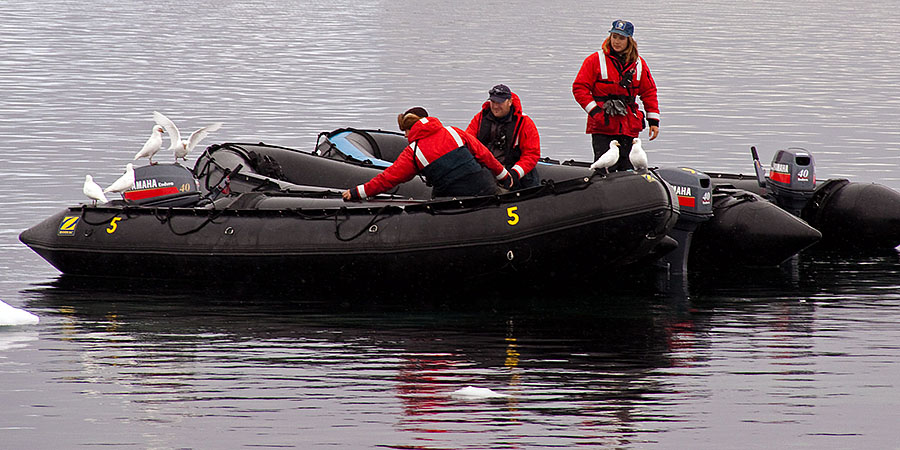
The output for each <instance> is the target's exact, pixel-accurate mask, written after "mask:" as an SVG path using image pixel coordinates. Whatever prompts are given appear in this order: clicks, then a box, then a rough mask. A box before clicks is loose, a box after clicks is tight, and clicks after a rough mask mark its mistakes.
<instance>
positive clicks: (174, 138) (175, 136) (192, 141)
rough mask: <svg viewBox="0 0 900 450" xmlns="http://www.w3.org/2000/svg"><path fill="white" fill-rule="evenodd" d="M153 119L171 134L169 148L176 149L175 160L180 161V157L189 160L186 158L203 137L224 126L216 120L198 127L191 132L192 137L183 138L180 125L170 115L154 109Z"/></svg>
mask: <svg viewBox="0 0 900 450" xmlns="http://www.w3.org/2000/svg"><path fill="white" fill-rule="evenodd" d="M153 119H154V120H156V123H157V124H158V125H161V126H162V127H163V128H165V129H166V133H168V134H169V140H170V141H171V142H170V144H169V150H174V151H175V161H178V158H181V159H183V160H185V161H186V160H187V158H185V157H186V156H187V154H188V153H189V152H190V151H191V150H193V149H194V147H196V146H197V144H199V143H200V141H201V140H203V138H205V137H206V136H207V135H209V133H212V132H213V131H216V130H218V129H219V128H221V127H222V122H216V123H214V124H211V125H207V126H205V127H203V128H199V129H197V131H194V132H193V133H191V137H190V138H188V139H181V133H179V132H178V127H176V126H175V122H172V121H171V120H169V118H168V117H166V116H164V115H163V114H162V113H161V112H158V111H153Z"/></svg>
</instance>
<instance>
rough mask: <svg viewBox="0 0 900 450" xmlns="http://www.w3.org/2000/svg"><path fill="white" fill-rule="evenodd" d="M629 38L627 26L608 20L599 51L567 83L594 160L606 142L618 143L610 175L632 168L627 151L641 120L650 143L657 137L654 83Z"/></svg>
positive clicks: (606, 148) (606, 144)
mask: <svg viewBox="0 0 900 450" xmlns="http://www.w3.org/2000/svg"><path fill="white" fill-rule="evenodd" d="M633 35H634V25H632V24H631V22H627V21H624V20H617V21H615V22H613V24H612V29H610V30H609V37H607V38H606V40H605V41H603V45H602V48H601V50H600V51H599V52H596V53H592V54H591V55H590V56H588V57H587V58H585V60H584V63H582V64H581V70H579V71H578V75H576V76H575V82H574V83H572V94H573V95H575V101H577V102H578V104H579V105H581V107H582V108H584V110H585V112H587V113H588V119H587V131H586V132H587V133H588V134H590V135H591V144H592V145H593V148H594V160H595V161H596V160H597V158H599V157H600V155H602V154H603V153H604V152H606V150H608V149H609V143H610V142H611V141H613V140H617V141H619V161H618V162H617V163H616V165H614V166H613V167H610V168H609V171H610V172H615V171H617V170H628V169H632V168H633V167H632V166H631V162H630V161H629V160H628V153H629V152H630V151H631V144H632V140H633V139H634V138H636V137H638V135H639V134H640V132H641V131H642V130H643V129H644V127H645V125H646V124H645V120H646V122H647V123H649V125H650V140H651V141H652V140H654V139H656V137H657V136H658V135H659V103H658V101H657V99H656V82H655V81H653V76H651V75H650V68H649V67H647V63H646V62H645V61H644V58H641V57H640V55H638V49H637V43H635V41H634V38H633V37H632V36H633ZM637 97H640V98H641V102H642V103H643V104H644V109H645V110H646V111H647V115H646V118H645V117H644V112H643V111H641V110H640V109H638V105H637V102H636V98H637Z"/></svg>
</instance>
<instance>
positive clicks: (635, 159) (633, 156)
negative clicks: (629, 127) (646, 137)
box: [628, 138, 648, 172]
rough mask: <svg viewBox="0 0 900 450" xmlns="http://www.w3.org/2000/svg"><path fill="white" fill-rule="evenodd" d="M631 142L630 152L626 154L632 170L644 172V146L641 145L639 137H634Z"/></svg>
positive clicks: (645, 153)
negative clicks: (632, 167)
mask: <svg viewBox="0 0 900 450" xmlns="http://www.w3.org/2000/svg"><path fill="white" fill-rule="evenodd" d="M632 142H633V144H632V146H631V153H629V154H628V160H629V161H631V165H632V166H634V170H635V171H637V172H646V171H647V164H648V163H647V152H645V151H644V147H642V146H641V138H634V141H632Z"/></svg>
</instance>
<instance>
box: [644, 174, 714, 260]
mask: <svg viewBox="0 0 900 450" xmlns="http://www.w3.org/2000/svg"><path fill="white" fill-rule="evenodd" d="M657 173H658V174H659V176H660V178H662V179H663V180H665V181H666V183H668V184H669V185H670V186H671V188H672V191H673V193H674V195H675V196H676V197H677V198H678V208H679V213H678V222H676V223H675V226H674V227H673V228H672V230H671V231H669V237H671V238H673V239H675V240H676V241H677V242H678V248H676V249H675V250H673V251H671V252H670V253H668V254H667V255H666V256H664V257H662V258H661V259H660V263H661V264H667V265H668V269H669V272H670V273H671V274H674V275H683V274H686V273H687V265H688V254H689V252H690V248H691V240H692V236H693V234H694V231H695V230H696V229H697V227H698V226H699V225H700V224H701V223H703V222H706V221H707V220H709V219H710V218H712V216H713V201H712V183H711V182H710V179H709V175H707V174H705V173H703V172H700V171H698V170H694V169H691V168H689V167H679V168H674V169H672V168H666V169H659V170H658V171H657Z"/></svg>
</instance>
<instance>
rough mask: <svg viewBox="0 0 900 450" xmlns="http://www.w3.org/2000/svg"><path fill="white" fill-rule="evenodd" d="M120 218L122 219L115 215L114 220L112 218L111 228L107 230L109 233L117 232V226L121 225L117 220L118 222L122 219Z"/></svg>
mask: <svg viewBox="0 0 900 450" xmlns="http://www.w3.org/2000/svg"><path fill="white" fill-rule="evenodd" d="M120 220H122V218H121V217H113V220H111V221H110V222H109V228H107V229H106V232H107V233H109V234H113V233H115V232H116V228H118V227H119V225H118V224H116V222H118V221H120Z"/></svg>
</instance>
